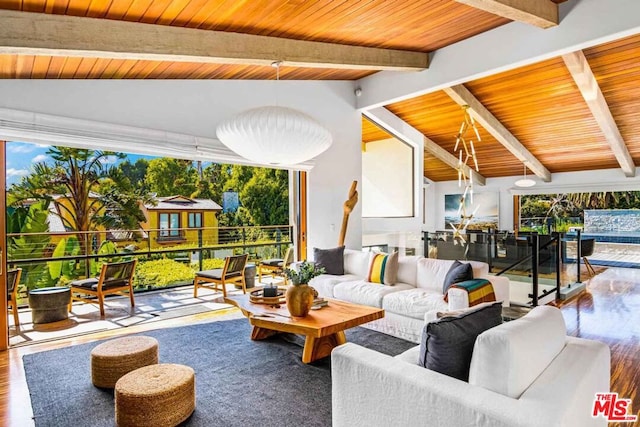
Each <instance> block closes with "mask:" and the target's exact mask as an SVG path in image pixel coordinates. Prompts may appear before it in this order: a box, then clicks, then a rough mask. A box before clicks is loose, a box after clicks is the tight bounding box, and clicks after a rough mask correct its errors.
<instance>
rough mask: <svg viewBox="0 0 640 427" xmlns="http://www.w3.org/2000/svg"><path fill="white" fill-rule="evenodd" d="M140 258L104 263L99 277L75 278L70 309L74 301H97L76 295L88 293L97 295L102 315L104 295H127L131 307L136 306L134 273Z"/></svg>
mask: <svg viewBox="0 0 640 427" xmlns="http://www.w3.org/2000/svg"><path fill="white" fill-rule="evenodd" d="M137 262H138V260H136V259H134V260H131V261H122V262H112V263H105V264H103V265H102V269H101V270H100V276H98V277H97V278H89V279H83V280H74V281H73V282H71V283H70V284H69V285H70V286H71V301H70V302H69V311H71V306H72V304H73V301H84V302H87V303H95V302H96V300H95V299H88V298H85V297H81V296H76V295H74V294H75V293H79V294H88V295H92V296H94V297H97V300H98V304H99V305H100V316H101V317H102V316H104V297H105V296H106V295H110V294H120V295H127V293H126V292H125V291H128V295H129V300H131V307H135V301H134V299H133V275H134V273H135V271H136V263H137Z"/></svg>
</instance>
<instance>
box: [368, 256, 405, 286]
mask: <svg viewBox="0 0 640 427" xmlns="http://www.w3.org/2000/svg"><path fill="white" fill-rule="evenodd" d="M397 276H398V252H397V251H396V252H393V253H392V254H384V253H372V254H371V259H370V261H369V273H368V274H367V281H368V282H371V283H380V284H382V285H390V286H393V285H395V283H396V278H397Z"/></svg>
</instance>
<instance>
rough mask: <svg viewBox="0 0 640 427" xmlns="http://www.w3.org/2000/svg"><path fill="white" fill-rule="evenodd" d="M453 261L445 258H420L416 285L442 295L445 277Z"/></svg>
mask: <svg viewBox="0 0 640 427" xmlns="http://www.w3.org/2000/svg"><path fill="white" fill-rule="evenodd" d="M451 264H453V261H451V260H445V259H434V258H422V259H420V260H418V265H417V277H416V286H417V287H418V288H422V289H427V290H430V291H431V292H437V293H439V294H440V295H442V285H443V283H444V278H445V276H446V275H447V272H448V271H449V268H451Z"/></svg>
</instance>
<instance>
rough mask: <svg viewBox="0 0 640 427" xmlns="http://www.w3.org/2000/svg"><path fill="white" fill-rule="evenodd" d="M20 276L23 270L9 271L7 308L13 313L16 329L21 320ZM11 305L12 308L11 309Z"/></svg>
mask: <svg viewBox="0 0 640 427" xmlns="http://www.w3.org/2000/svg"><path fill="white" fill-rule="evenodd" d="M20 276H22V269H21V268H16V269H15V270H8V271H7V308H8V309H9V310H11V312H12V313H13V324H14V325H15V327H16V328H18V327H19V326H20V318H19V317H18V285H19V284H20ZM9 305H10V306H11V307H9Z"/></svg>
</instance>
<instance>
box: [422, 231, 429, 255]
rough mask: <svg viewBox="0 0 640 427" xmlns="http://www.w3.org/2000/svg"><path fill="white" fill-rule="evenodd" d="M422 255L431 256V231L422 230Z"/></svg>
mask: <svg viewBox="0 0 640 427" xmlns="http://www.w3.org/2000/svg"><path fill="white" fill-rule="evenodd" d="M422 256H423V257H425V258H429V232H428V231H423V232H422Z"/></svg>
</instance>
